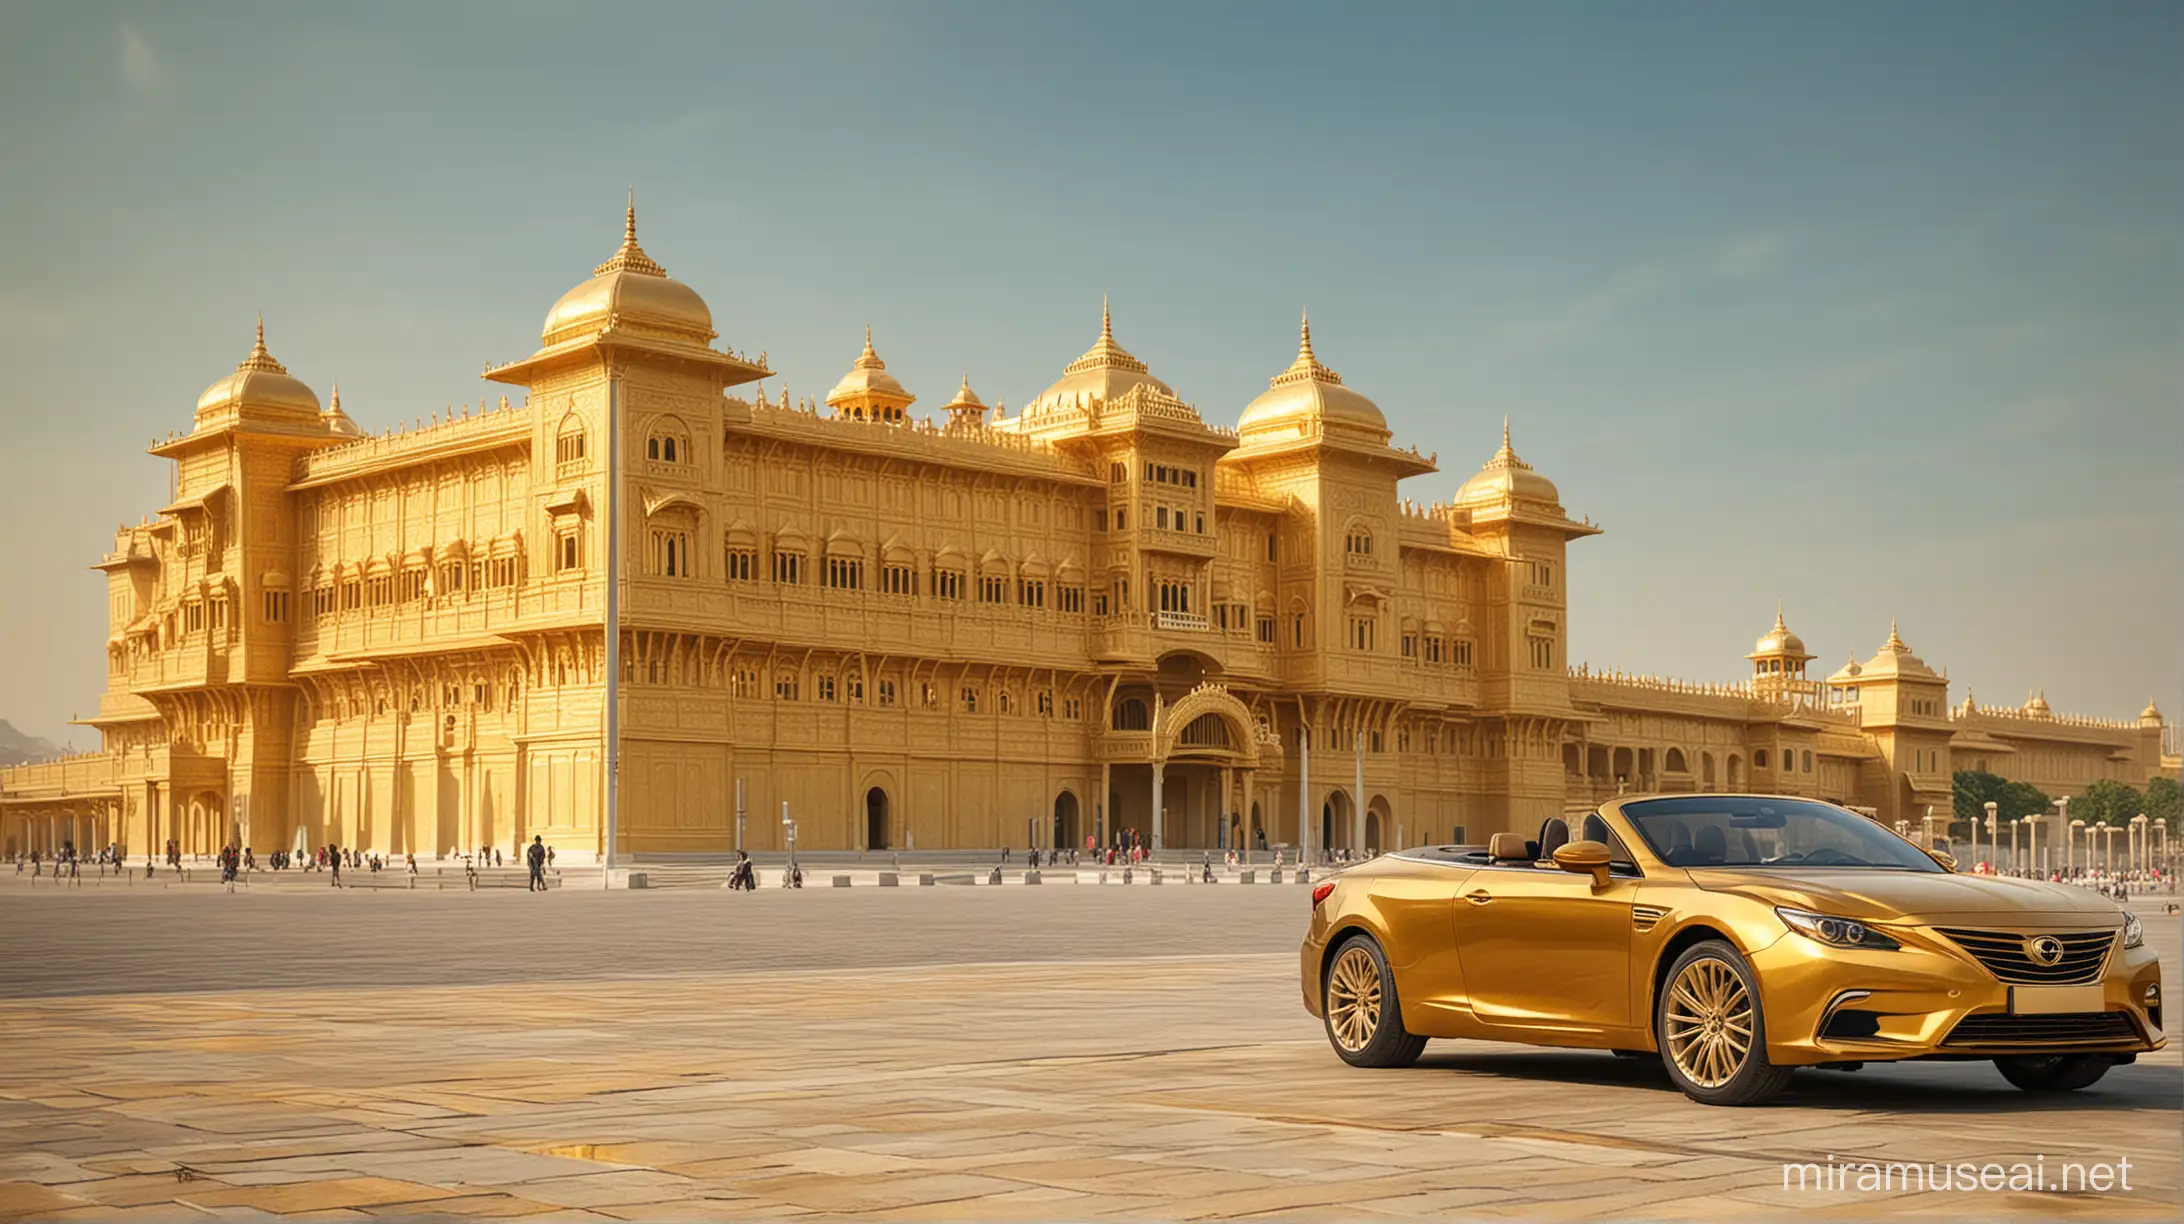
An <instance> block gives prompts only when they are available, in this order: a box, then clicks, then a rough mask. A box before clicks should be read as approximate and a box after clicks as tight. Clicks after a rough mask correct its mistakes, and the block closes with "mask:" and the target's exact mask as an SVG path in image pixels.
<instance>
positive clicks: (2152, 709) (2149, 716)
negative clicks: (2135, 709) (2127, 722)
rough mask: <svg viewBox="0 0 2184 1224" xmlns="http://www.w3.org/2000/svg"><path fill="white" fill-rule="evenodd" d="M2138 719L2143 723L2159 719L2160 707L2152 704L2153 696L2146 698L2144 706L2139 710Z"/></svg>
mask: <svg viewBox="0 0 2184 1224" xmlns="http://www.w3.org/2000/svg"><path fill="white" fill-rule="evenodd" d="M2139 721H2140V722H2143V723H2158V722H2160V721H2161V707H2160V706H2158V705H2156V704H2154V699H2153V698H2151V697H2148V698H2147V699H2146V708H2145V709H2143V710H2140V711H2139Z"/></svg>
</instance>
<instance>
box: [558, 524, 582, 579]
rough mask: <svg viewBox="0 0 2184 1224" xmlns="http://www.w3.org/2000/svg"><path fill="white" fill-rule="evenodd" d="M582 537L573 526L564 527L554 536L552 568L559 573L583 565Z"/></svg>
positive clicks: (567, 571) (580, 567)
mask: <svg viewBox="0 0 2184 1224" xmlns="http://www.w3.org/2000/svg"><path fill="white" fill-rule="evenodd" d="M583 550H584V545H583V537H582V536H580V535H578V534H577V532H576V529H575V528H573V527H572V528H567V529H564V530H563V531H562V532H561V533H560V534H559V535H557V536H555V537H554V568H555V569H556V570H558V571H560V572H561V573H564V574H566V573H569V572H570V571H572V570H578V569H582V568H583V567H584V551H583Z"/></svg>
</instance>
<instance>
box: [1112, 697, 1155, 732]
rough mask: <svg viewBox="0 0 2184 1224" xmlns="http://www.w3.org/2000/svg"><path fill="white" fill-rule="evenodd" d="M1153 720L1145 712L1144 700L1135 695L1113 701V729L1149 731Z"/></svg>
mask: <svg viewBox="0 0 2184 1224" xmlns="http://www.w3.org/2000/svg"><path fill="white" fill-rule="evenodd" d="M1152 726H1153V720H1152V718H1151V716H1150V715H1148V714H1147V712H1146V709H1145V702H1144V701H1142V700H1141V699H1139V698H1136V697H1125V698H1123V699H1122V700H1121V701H1118V702H1116V703H1115V730H1117V731H1150V730H1152Z"/></svg>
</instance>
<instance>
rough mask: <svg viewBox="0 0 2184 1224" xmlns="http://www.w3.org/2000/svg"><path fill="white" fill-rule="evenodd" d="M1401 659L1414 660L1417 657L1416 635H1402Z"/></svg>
mask: <svg viewBox="0 0 2184 1224" xmlns="http://www.w3.org/2000/svg"><path fill="white" fill-rule="evenodd" d="M1403 657H1404V658H1406V659H1415V658H1417V657H1418V635H1417V634H1415V633H1406V634H1404V635H1403Z"/></svg>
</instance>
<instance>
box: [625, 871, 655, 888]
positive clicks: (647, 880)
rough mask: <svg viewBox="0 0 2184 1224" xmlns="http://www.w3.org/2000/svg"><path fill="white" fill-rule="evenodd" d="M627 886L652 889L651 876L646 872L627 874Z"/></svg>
mask: <svg viewBox="0 0 2184 1224" xmlns="http://www.w3.org/2000/svg"><path fill="white" fill-rule="evenodd" d="M629 886H630V887H631V888H650V887H652V876H651V875H650V874H648V873H646V872H642V871H632V872H630V873H629Z"/></svg>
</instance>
